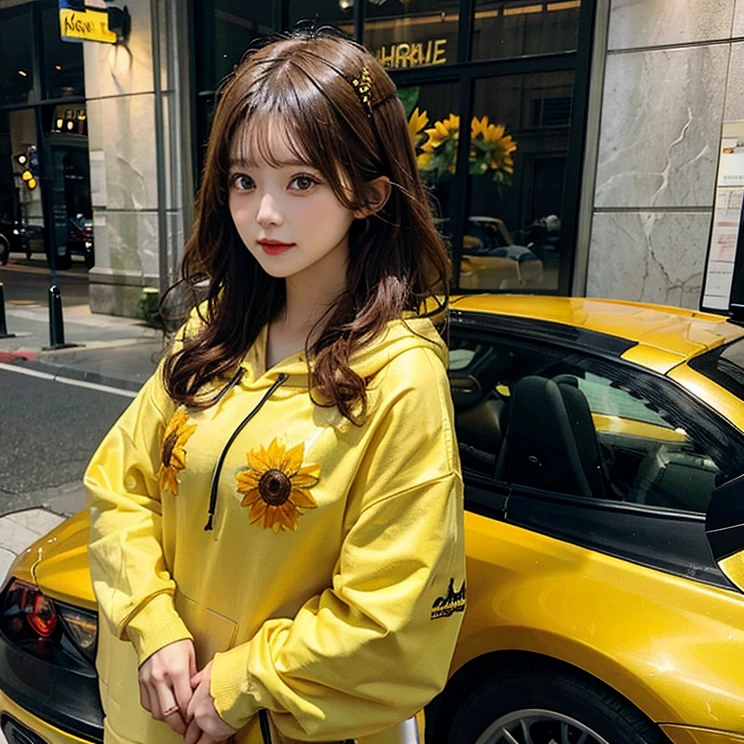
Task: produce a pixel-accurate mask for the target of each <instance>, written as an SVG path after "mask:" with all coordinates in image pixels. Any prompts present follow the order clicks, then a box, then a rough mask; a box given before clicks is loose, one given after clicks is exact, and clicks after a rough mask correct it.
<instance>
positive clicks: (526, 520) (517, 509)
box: [465, 473, 739, 591]
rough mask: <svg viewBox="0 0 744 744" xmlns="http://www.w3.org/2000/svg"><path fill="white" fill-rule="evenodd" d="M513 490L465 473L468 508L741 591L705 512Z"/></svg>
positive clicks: (663, 569) (532, 490)
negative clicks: (721, 561) (722, 561)
mask: <svg viewBox="0 0 744 744" xmlns="http://www.w3.org/2000/svg"><path fill="white" fill-rule="evenodd" d="M478 481H482V479H480V478H478V479H477V481H476V482H478ZM507 490H508V487H507V486H506V484H496V483H493V484H492V485H491V486H490V490H486V489H484V488H483V487H482V485H481V483H480V482H479V483H478V485H475V484H474V482H473V476H472V475H471V474H469V473H465V509H466V511H469V512H472V513H474V514H480V515H481V516H483V517H488V518H490V519H495V520H498V521H500V522H507V523H508V524H513V525H515V526H516V527H524V528H525V529H528V530H530V531H532V532H537V533H539V534H541V535H547V536H548V537H553V538H555V539H556V540H562V541H563V542H568V543H571V544H572V545H577V546H579V547H582V548H587V549H589V550H594V551H596V552H598V553H604V554H605V555H610V556H612V557H614V558H621V559H622V560H626V561H629V562H630V563H635V564H637V565H640V566H646V567H647V568H653V569H656V570H658V571H663V572H664V573H668V574H672V575H674V576H680V577H682V578H684V579H691V580H693V581H699V582H701V583H704V584H709V585H711V586H717V587H720V588H721V589H728V590H731V591H739V589H738V587H736V586H735V585H734V584H732V583H731V582H730V581H729V580H728V578H726V576H725V575H724V574H723V572H722V571H721V570H720V568H719V567H718V564H717V563H716V561H715V560H714V558H713V554H712V552H711V549H710V545H709V544H708V539H707V537H706V533H705V515H704V514H690V513H684V512H677V511H672V510H668V509H658V508H653V507H647V506H643V507H641V506H636V505H635V504H626V503H623V502H619V501H605V500H600V499H588V498H585V497H583V496H569V495H564V494H558V493H553V492H550V493H544V492H541V491H538V490H534V489H527V488H522V487H521V486H520V487H519V488H517V489H513V490H511V491H510V492H508V494H507Z"/></svg>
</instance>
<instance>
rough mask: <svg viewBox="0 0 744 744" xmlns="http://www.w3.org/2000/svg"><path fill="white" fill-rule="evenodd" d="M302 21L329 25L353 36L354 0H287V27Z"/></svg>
mask: <svg viewBox="0 0 744 744" xmlns="http://www.w3.org/2000/svg"><path fill="white" fill-rule="evenodd" d="M302 21H312V22H314V23H315V24H316V25H318V26H323V25H331V26H336V27H337V28H339V29H341V31H343V32H344V33H345V34H348V35H349V36H352V37H353V36H354V0H289V27H290V28H293V27H294V26H295V24H297V23H299V22H302Z"/></svg>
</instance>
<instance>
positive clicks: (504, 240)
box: [459, 217, 543, 290]
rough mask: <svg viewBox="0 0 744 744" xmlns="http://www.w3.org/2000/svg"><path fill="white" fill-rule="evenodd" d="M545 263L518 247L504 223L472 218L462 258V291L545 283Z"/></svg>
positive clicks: (492, 219) (493, 218)
mask: <svg viewBox="0 0 744 744" xmlns="http://www.w3.org/2000/svg"><path fill="white" fill-rule="evenodd" d="M542 278H543V264H542V261H541V260H540V259H539V258H538V256H537V255H536V254H535V253H534V252H533V251H531V250H530V249H529V248H527V247H526V246H523V245H516V244H515V243H514V241H513V239H512V237H511V235H510V233H509V230H508V229H507V227H506V225H505V224H504V222H503V220H500V219H497V218H495V217H469V218H468V221H467V224H466V228H465V235H464V236H463V246H462V257H461V259H460V280H459V287H460V288H461V289H502V290H504V289H523V288H529V287H537V286H539V285H540V283H541V282H542Z"/></svg>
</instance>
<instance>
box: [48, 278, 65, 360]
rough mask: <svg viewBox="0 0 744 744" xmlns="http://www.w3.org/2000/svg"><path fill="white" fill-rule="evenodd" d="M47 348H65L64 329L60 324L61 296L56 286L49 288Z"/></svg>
mask: <svg viewBox="0 0 744 744" xmlns="http://www.w3.org/2000/svg"><path fill="white" fill-rule="evenodd" d="M49 346H50V348H52V349H58V348H60V347H61V346H65V328H64V324H63V322H62V294H61V293H60V291H59V287H58V286H57V285H56V284H52V286H51V287H49Z"/></svg>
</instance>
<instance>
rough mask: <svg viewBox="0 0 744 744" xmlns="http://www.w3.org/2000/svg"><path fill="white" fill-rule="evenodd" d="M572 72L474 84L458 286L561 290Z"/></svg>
mask: <svg viewBox="0 0 744 744" xmlns="http://www.w3.org/2000/svg"><path fill="white" fill-rule="evenodd" d="M573 84H574V73H573V71H565V72H549V73H540V74H532V75H519V76H516V75H515V76H504V77H497V78H488V79H483V80H478V81H477V82H476V84H475V97H474V107H473V120H472V122H471V126H470V133H469V134H470V158H469V161H470V168H469V170H470V176H469V178H470V204H469V211H468V217H467V220H466V223H465V230H464V237H463V247H462V256H461V261H460V281H459V287H460V288H462V289H479V290H482V289H486V290H499V289H500V290H513V289H527V290H529V289H544V290H553V291H555V290H557V289H558V280H559V276H558V273H559V271H558V270H559V264H560V260H559V259H560V252H561V250H562V249H564V246H563V244H562V241H561V210H562V204H563V182H564V176H565V170H566V158H567V154H568V144H569V128H570V123H571V108H572V101H573Z"/></svg>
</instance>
